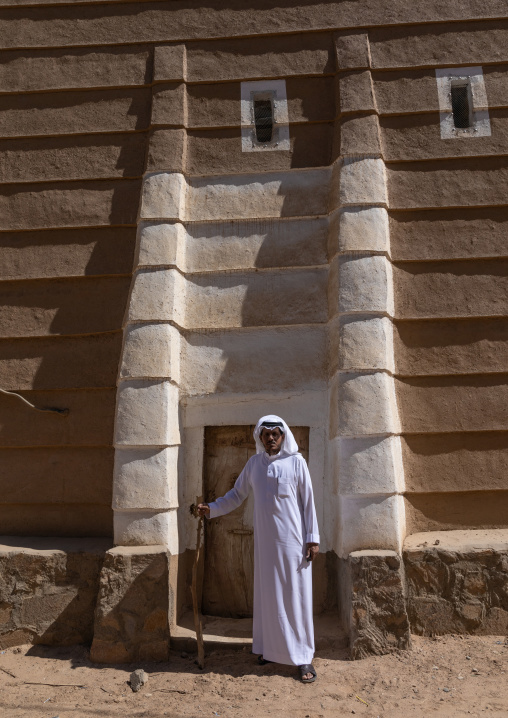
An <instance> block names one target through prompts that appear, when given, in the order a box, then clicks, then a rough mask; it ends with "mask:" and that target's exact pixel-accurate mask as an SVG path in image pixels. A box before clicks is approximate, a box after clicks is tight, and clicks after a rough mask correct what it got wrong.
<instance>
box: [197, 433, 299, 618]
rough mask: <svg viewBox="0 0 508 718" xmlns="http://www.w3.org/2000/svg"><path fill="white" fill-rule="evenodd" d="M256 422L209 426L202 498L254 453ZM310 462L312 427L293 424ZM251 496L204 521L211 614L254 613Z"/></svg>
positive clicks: (224, 484) (225, 484)
mask: <svg viewBox="0 0 508 718" xmlns="http://www.w3.org/2000/svg"><path fill="white" fill-rule="evenodd" d="M253 431H254V426H253V425H252V426H207V427H205V445H204V467H203V468H204V477H203V496H204V498H205V501H214V500H215V499H216V498H218V497H219V496H223V495H224V494H225V493H226V492H227V491H229V490H230V489H231V488H232V487H233V485H234V483H235V481H236V479H237V478H238V475H239V474H240V472H241V471H242V469H243V467H244V466H245V464H246V463H247V461H248V459H249V458H250V457H251V456H253V455H254V454H255V453H256V445H255V443H254V439H253V436H252V433H253ZM291 431H292V432H293V434H294V437H295V439H296V441H297V442H298V446H299V448H300V452H301V453H302V455H303V457H304V458H305V460H306V461H307V462H308V460H309V427H306V426H296V427H294V426H293V427H291ZM253 509H254V502H253V497H252V496H250V497H249V498H248V499H247V501H245V502H244V503H243V504H242V506H240V507H239V508H238V509H236V510H235V511H232V512H231V513H230V514H228V515H227V516H221V517H220V518H218V519H213V520H212V521H206V524H205V565H204V579H203V597H202V611H203V613H204V614H205V615H208V616H224V617H228V618H248V617H251V616H252V601H253V586H254V534H253Z"/></svg>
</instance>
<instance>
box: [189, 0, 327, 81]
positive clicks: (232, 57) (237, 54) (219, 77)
mask: <svg viewBox="0 0 508 718" xmlns="http://www.w3.org/2000/svg"><path fill="white" fill-rule="evenodd" d="M243 10H244V11H246V12H247V13H248V12H249V9H248V7H247V6H244V8H243ZM316 10H317V8H316ZM321 10H322V8H320V12H319V14H320V20H319V28H320V29H321V28H322V27H323V25H322V22H321V21H322V12H321ZM232 13H233V15H235V16H236V15H237V10H236V9H235V10H232ZM270 15H271V17H273V15H272V14H271V13H270ZM282 17H284V20H282V23H283V24H282V25H281V26H279V27H284V28H285V30H284V34H279V35H277V39H276V40H275V38H274V36H273V34H272V33H273V32H274V26H273V24H272V22H270V29H269V30H268V26H267V33H266V35H265V33H264V32H260V31H259V26H257V27H258V29H257V30H256V31H255V34H254V33H253V32H252V27H250V28H249V29H247V26H245V30H246V32H242V35H243V37H241V36H240V35H239V33H238V25H237V19H236V18H234V19H233V17H231V19H230V20H229V21H230V22H232V23H233V25H232V26H234V27H235V28H236V30H235V34H237V37H235V38H226V37H224V25H223V21H221V23H220V27H221V29H220V31H219V34H217V35H215V37H220V38H222V39H221V41H220V43H218V42H217V41H216V40H212V41H211V42H210V41H208V42H207V41H203V42H191V43H189V47H188V52H187V61H188V81H189V82H192V83H198V82H199V83H205V82H206V83H217V82H228V81H230V80H246V79H248V78H252V79H258V78H259V77H264V78H272V77H275V78H280V77H286V78H289V77H291V76H300V77H302V76H308V77H312V79H314V77H315V76H322V75H331V74H332V73H333V72H335V63H334V57H333V47H332V42H331V40H332V38H331V36H330V34H329V33H327V32H313V33H307V34H306V37H305V39H306V41H305V43H302V37H301V35H300V34H291V35H290V34H286V33H287V32H288V26H287V24H286V21H287V18H288V15H287V11H286V10H285V9H284V10H283V9H282V8H281V19H282ZM210 19H211V17H210V14H209V13H208V16H207V18H206V20H205V22H206V24H207V26H208V27H209V25H210ZM251 21H252V18H251V17H250V19H249V23H250V22H251ZM306 30H309V28H308V27H306ZM198 32H199V33H200V34H199V37H203V34H202V30H198ZM249 35H251V37H249ZM263 35H264V37H263ZM209 36H210V35H209ZM187 37H188V35H187ZM261 67H262V68H263V70H262V74H261V75H260V68H261Z"/></svg>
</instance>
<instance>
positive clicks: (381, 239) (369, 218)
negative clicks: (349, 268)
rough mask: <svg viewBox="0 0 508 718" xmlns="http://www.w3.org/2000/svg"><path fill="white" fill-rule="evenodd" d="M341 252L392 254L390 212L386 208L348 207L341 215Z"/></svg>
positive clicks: (339, 238) (339, 236) (339, 239)
mask: <svg viewBox="0 0 508 718" xmlns="http://www.w3.org/2000/svg"><path fill="white" fill-rule="evenodd" d="M339 222H340V223H339V231H338V241H339V251H340V252H386V253H389V252H390V227H389V223H388V212H387V211H386V209H385V208H384V207H366V208H363V207H347V208H345V209H344V210H342V212H341V213H340V215H339Z"/></svg>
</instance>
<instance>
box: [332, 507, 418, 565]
mask: <svg viewBox="0 0 508 718" xmlns="http://www.w3.org/2000/svg"><path fill="white" fill-rule="evenodd" d="M340 525H341V536H340V544H339V545H340V555H341V556H342V557H343V558H346V557H347V556H348V555H349V554H350V553H351V552H352V551H358V550H361V549H391V550H393V551H397V552H398V553H400V552H401V550H402V541H403V540H404V535H405V517H404V499H403V497H402V496H400V495H392V496H385V495H380V496H348V497H346V496H342V497H341V498H340Z"/></svg>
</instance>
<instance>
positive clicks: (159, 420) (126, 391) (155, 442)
mask: <svg viewBox="0 0 508 718" xmlns="http://www.w3.org/2000/svg"><path fill="white" fill-rule="evenodd" d="M176 417H178V389H177V387H175V386H174V385H173V384H171V383H170V382H169V381H164V380H158V381H153V380H152V381H151V380H141V379H140V380H131V381H122V382H121V383H120V384H119V387H118V398H117V416H116V426H115V444H116V446H117V447H122V448H123V447H128V446H160V447H165V446H175V445H177V444H179V443H180V431H179V428H178V422H177V421H176Z"/></svg>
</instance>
